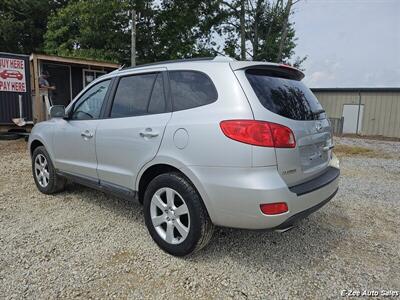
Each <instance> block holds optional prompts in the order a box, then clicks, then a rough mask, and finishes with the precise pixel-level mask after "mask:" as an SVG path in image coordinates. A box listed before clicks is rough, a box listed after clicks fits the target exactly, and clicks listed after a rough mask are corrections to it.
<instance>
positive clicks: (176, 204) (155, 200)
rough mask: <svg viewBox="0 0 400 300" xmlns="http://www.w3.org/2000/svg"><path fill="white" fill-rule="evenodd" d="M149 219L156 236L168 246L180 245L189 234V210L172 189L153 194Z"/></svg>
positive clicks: (164, 189) (162, 189)
mask: <svg viewBox="0 0 400 300" xmlns="http://www.w3.org/2000/svg"><path fill="white" fill-rule="evenodd" d="M150 217H151V221H152V224H153V226H154V228H155V230H156V232H157V233H158V235H159V236H160V237H161V238H162V239H163V240H164V241H166V242H167V243H169V244H180V243H182V242H183V241H184V240H185V239H186V237H187V236H188V234H189V228H190V215H189V210H188V207H187V205H186V202H185V200H184V199H183V198H182V196H181V195H180V194H179V193H178V192H177V191H175V190H174V189H171V188H161V189H159V190H157V191H156V192H155V193H154V195H153V197H152V198H151V202H150Z"/></svg>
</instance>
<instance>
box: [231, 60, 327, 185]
mask: <svg viewBox="0 0 400 300" xmlns="http://www.w3.org/2000/svg"><path fill="white" fill-rule="evenodd" d="M235 73H236V74H237V76H238V78H239V80H240V81H241V82H242V85H243V87H244V90H245V91H246V94H247V96H248V99H249V102H250V105H251V106H252V109H253V113H254V118H255V119H256V120H263V121H268V122H274V123H278V124H281V125H284V126H287V127H289V128H290V129H291V130H292V132H293V134H294V137H295V140H296V146H295V147H294V148H275V152H276V159H277V168H278V171H279V173H280V174H281V176H282V178H283V179H284V180H285V182H286V183H287V184H288V185H289V186H293V185H296V184H299V183H302V182H305V181H307V180H310V179H313V178H314V177H317V176H319V175H320V174H322V173H323V172H324V171H325V170H326V168H327V167H328V164H329V160H330V159H331V155H332V150H331V149H332V147H333V141H332V135H331V127H330V123H329V120H328V119H327V117H326V114H325V112H324V110H323V108H322V106H321V104H320V103H319V102H318V100H317V98H316V97H315V96H314V94H313V93H312V92H311V90H310V89H309V88H307V87H306V86H305V85H304V84H303V83H302V82H301V79H302V78H303V77H304V75H303V73H301V72H300V71H299V70H297V69H293V68H289V67H286V66H280V65H272V66H268V65H261V66H252V67H246V68H245V69H244V70H238V71H236V72H235ZM244 81H246V82H244ZM257 151H262V149H257Z"/></svg>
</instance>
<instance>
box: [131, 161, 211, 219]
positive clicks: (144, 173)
mask: <svg viewBox="0 0 400 300" xmlns="http://www.w3.org/2000/svg"><path fill="white" fill-rule="evenodd" d="M168 172H176V173H179V174H182V175H183V176H184V177H185V178H186V179H187V180H189V182H190V183H191V184H192V185H193V187H194V188H195V189H196V191H197V192H198V193H199V194H200V197H201V199H202V202H203V205H204V207H205V209H206V211H207V213H208V215H209V217H210V219H211V221H213V214H212V212H213V210H212V207H211V203H210V201H209V198H208V195H207V193H206V191H205V189H204V187H203V185H202V184H201V182H200V180H199V179H198V178H197V176H196V175H195V174H194V173H193V172H191V170H190V169H189V168H187V167H185V166H184V165H183V164H182V163H180V162H177V161H171V160H157V161H153V162H151V163H149V164H147V165H146V166H144V167H143V168H142V169H141V171H140V173H139V174H138V176H137V180H136V191H137V192H138V200H139V202H140V203H143V196H144V193H145V190H146V187H147V185H148V184H149V183H150V181H151V180H152V179H153V178H155V177H156V176H158V175H160V174H163V173H168Z"/></svg>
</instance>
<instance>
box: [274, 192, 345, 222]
mask: <svg viewBox="0 0 400 300" xmlns="http://www.w3.org/2000/svg"><path fill="white" fill-rule="evenodd" d="M338 190H339V188H337V189H336V190H335V191H334V192H333V193H332V195H330V196H329V197H328V198H327V199H325V200H324V201H322V202H320V203H318V204H317V205H315V206H312V207H310V208H308V209H306V210H303V211H301V212H299V213H297V214H295V215H293V216H291V217H290V218H289V219H287V220H286V221H285V222H283V223H282V224H280V225H278V226H277V227H274V228H272V229H273V230H282V229H286V228H288V227H291V226H293V225H294V223H296V222H298V221H299V220H302V219H304V218H306V217H308V216H309V215H311V214H312V213H313V212H315V211H317V210H318V209H320V208H321V207H322V206H324V205H325V204H327V203H328V202H329V201H330V200H332V198H333V197H335V195H336V193H337V191H338Z"/></svg>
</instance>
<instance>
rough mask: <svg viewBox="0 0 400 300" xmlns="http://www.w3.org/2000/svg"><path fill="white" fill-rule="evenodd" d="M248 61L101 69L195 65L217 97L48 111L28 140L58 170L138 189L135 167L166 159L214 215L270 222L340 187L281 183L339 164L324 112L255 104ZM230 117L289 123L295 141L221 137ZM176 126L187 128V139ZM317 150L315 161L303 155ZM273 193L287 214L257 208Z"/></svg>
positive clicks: (242, 224)
mask: <svg viewBox="0 0 400 300" xmlns="http://www.w3.org/2000/svg"><path fill="white" fill-rule="evenodd" d="M252 64H253V65H257V64H260V63H256V62H254V63H253V62H232V61H227V60H219V59H218V60H215V61H199V62H184V63H170V64H165V65H159V66H157V67H155V66H147V67H141V68H135V69H126V70H121V71H117V72H113V73H111V74H107V75H105V76H102V78H101V79H102V80H103V79H105V78H111V77H115V76H120V75H129V74H139V73H142V72H149V71H160V70H196V71H200V72H204V73H206V74H207V75H208V76H209V77H210V78H211V80H212V81H213V82H214V85H215V87H216V89H217V92H218V100H217V101H216V102H214V103H211V104H209V105H206V106H200V107H196V108H193V109H188V110H183V111H176V112H173V113H171V112H169V113H164V114H156V115H146V116H138V117H127V118H114V119H102V120H89V121H66V120H63V119H52V120H50V121H47V122H42V123H39V124H37V125H35V127H34V128H33V130H32V133H31V135H30V138H29V147H30V146H31V144H32V142H33V141H35V140H38V141H40V142H41V143H43V144H44V145H45V147H46V149H47V151H48V152H49V155H50V157H51V159H52V161H53V162H54V165H55V167H56V168H57V169H59V170H61V171H65V172H71V173H74V174H81V175H86V176H90V177H94V178H98V179H100V180H104V181H107V182H110V183H113V184H116V185H120V186H123V187H126V188H130V189H134V190H138V187H139V182H140V179H141V176H142V175H143V173H144V172H145V171H146V170H147V169H148V168H150V167H152V166H154V165H158V164H166V165H170V166H172V167H175V168H177V169H179V170H180V171H181V172H182V173H183V174H184V175H185V176H186V177H188V178H189V179H190V181H191V182H192V183H193V184H194V186H195V187H196V189H197V191H198V192H199V194H200V196H201V197H202V199H203V202H204V204H205V207H206V209H207V211H208V213H209V215H210V218H211V220H212V222H213V223H214V224H216V225H221V226H227V227H237V228H249V229H262V228H272V227H275V226H277V225H279V224H281V223H282V222H284V221H285V220H286V219H287V218H289V217H290V216H292V215H293V214H295V213H298V212H300V211H302V210H305V209H307V208H310V207H311V206H314V205H316V204H318V203H320V202H321V201H323V200H325V199H327V198H328V197H329V196H330V195H331V194H332V193H333V192H334V191H335V190H336V189H337V186H338V179H337V180H335V181H334V182H331V183H330V184H329V185H327V186H325V187H323V188H321V189H319V190H316V191H314V192H312V193H308V194H305V195H302V196H300V197H298V196H297V195H296V194H294V193H292V192H290V190H289V188H288V186H292V185H295V184H298V183H302V182H305V181H308V180H310V179H312V178H315V177H317V176H318V175H319V174H321V173H322V172H323V171H324V170H325V169H326V168H327V167H328V166H329V165H331V166H334V167H336V168H339V163H338V160H337V159H336V157H335V156H334V155H333V154H332V150H331V148H330V146H331V143H332V140H331V137H330V127H329V123H328V121H327V120H320V121H318V122H320V123H317V122H316V121H295V120H291V119H287V118H284V117H282V116H279V115H277V114H274V113H272V112H270V111H268V110H267V109H265V108H264V107H263V106H262V105H261V103H260V101H259V100H258V99H257V97H256V95H255V93H254V91H253V90H252V88H251V86H250V84H249V82H248V80H247V78H246V77H245V75H244V71H243V68H246V67H249V66H251V65H252ZM262 64H265V65H268V63H262ZM232 69H235V70H236V71H233V70H232ZM96 82H97V80H95V81H94V82H93V83H92V84H91V85H93V84H95V83H96ZM91 85H89V86H88V88H90V86H91ZM83 92H84V91H82V92H81V93H80V95H81V94H82V93H83ZM80 95H78V96H77V98H76V99H78V98H79V96H80ZM75 101H76V100H75ZM70 107H71V105H70V106H69V107H68V108H67V110H68V109H70ZM230 119H256V120H267V121H270V122H275V123H280V124H283V125H285V126H288V127H290V128H291V129H292V130H293V132H294V134H295V138H296V148H294V149H274V148H266V147H256V146H251V145H247V144H243V143H239V142H236V141H234V140H231V139H229V138H226V136H225V135H224V134H223V133H222V131H221V129H220V126H219V124H220V122H221V121H223V120H230ZM317 125H318V126H317ZM317 127H318V129H319V130H317ZM320 127H321V128H320ZM183 132H186V133H187V136H188V139H187V140H188V141H187V142H186V137H184V136H186V134H183ZM177 133H178V135H177ZM314 156H315V160H314V161H311V162H310V161H309V159H310V157H314ZM280 201H285V202H287V203H288V207H289V211H288V212H287V213H284V214H281V215H276V216H266V215H264V214H262V213H261V211H260V208H259V205H260V204H262V203H272V202H280ZM169 217H171V216H169Z"/></svg>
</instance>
